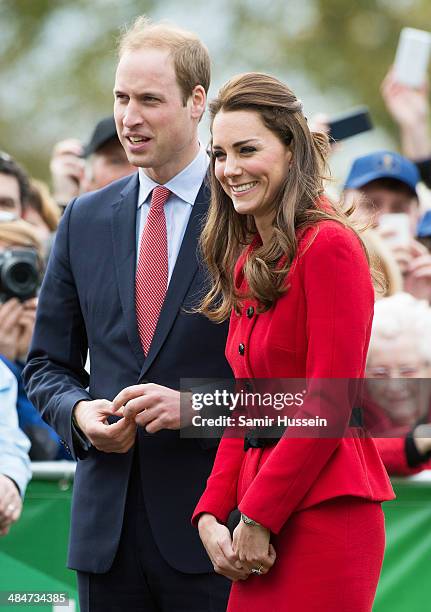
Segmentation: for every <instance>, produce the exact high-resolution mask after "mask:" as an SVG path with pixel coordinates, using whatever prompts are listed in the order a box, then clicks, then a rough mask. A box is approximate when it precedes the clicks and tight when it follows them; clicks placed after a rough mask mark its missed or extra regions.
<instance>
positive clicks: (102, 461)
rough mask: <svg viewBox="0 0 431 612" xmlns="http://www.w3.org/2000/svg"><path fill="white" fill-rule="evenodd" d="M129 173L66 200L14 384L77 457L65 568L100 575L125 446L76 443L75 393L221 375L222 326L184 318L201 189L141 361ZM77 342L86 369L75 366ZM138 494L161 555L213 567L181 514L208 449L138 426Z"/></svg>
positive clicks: (195, 288)
mask: <svg viewBox="0 0 431 612" xmlns="http://www.w3.org/2000/svg"><path fill="white" fill-rule="evenodd" d="M138 188H139V181H138V175H137V174H135V175H133V176H132V177H127V178H125V179H121V180H119V181H116V182H115V183H113V184H111V185H109V186H108V187H105V188H103V189H101V190H99V191H97V192H94V193H90V194H85V195H83V196H80V197H79V198H77V199H75V200H74V201H72V202H71V203H70V204H69V206H68V207H67V209H66V211H65V213H64V216H63V219H62V221H61V223H60V227H59V230H58V233H57V238H56V241H55V246H54V248H53V251H52V253H51V257H50V260H49V264H48V268H47V271H46V275H45V278H44V282H43V285H42V289H41V293H40V297H39V304H38V313H37V322H36V327H35V332H34V337H33V342H32V347H31V350H30V354H29V359H28V363H27V366H26V368H25V370H24V379H25V383H26V389H27V393H28V395H29V397H30V399H31V401H32V402H33V403H34V404H35V405H36V406H37V407H38V409H39V410H40V412H41V414H42V415H43V417H44V419H45V420H46V421H47V422H48V423H49V424H50V425H52V427H53V428H54V429H55V430H56V431H57V432H58V434H59V435H60V436H61V438H62V439H63V440H64V441H65V444H66V445H67V446H68V447H69V448H70V449H71V451H72V453H73V454H74V456H75V457H77V458H78V464H77V470H76V476H75V484H74V491H73V506H72V520H71V537H70V547H69V561H68V563H69V567H71V568H74V569H79V570H81V571H88V572H96V573H100V572H106V571H107V570H108V569H109V568H110V566H111V564H112V561H113V559H114V556H115V552H116V549H117V546H118V542H119V538H120V533H121V526H122V521H123V514H124V507H125V501H126V493H127V485H128V480H129V475H130V470H131V465H132V455H133V451H132V450H131V451H129V452H128V453H125V454H116V453H103V452H100V451H98V450H96V449H95V448H94V447H91V448H90V450H88V451H83V449H82V448H79V447H78V446H77V445H75V447H74V442H73V436H72V429H71V413H72V409H73V407H74V406H75V404H76V403H77V402H78V401H79V400H90V399H96V398H106V399H109V400H111V399H113V398H114V397H115V395H116V394H117V393H118V392H119V391H120V390H121V389H123V388H124V387H127V386H129V385H134V384H138V383H139V382H142V381H144V380H146V381H148V382H154V383H157V384H161V385H166V386H168V387H171V388H173V389H179V388H180V379H181V378H205V377H208V378H213V377H222V378H226V377H230V376H231V375H232V372H231V370H230V368H229V366H228V364H227V361H226V360H225V356H224V350H225V343H226V336H227V326H226V325H216V324H214V323H211V322H209V321H208V320H207V319H206V318H205V317H203V316H201V315H197V314H191V313H190V310H191V309H192V308H193V306H196V304H197V302H198V300H199V297H200V296H202V293H203V291H204V288H205V284H206V275H205V269H204V267H203V266H202V265H201V264H200V262H199V259H198V254H197V242H198V239H199V235H200V231H201V228H202V223H203V221H204V217H205V213H206V211H207V207H208V201H209V192H208V189H207V188H206V187H205V185H202V187H201V189H200V192H199V194H198V196H197V199H196V202H195V204H194V206H193V210H192V213H191V217H190V220H189V223H188V226H187V230H186V233H185V236H184V239H183V242H182V245H181V249H180V252H179V255H178V259H177V262H176V265H175V269H174V271H173V275H172V278H171V281H170V284H169V288H168V292H167V295H166V300H165V303H164V305H163V308H162V311H161V314H160V318H159V321H158V325H157V329H156V331H155V335H154V339H153V342H152V345H151V348H150V351H149V353H148V355H147V356H145V355H144V353H143V350H142V347H141V343H140V340H139V335H138V329H137V322H136V312H135V300H134V296H135V270H136V239H135V237H136V211H137V197H138ZM87 348H88V349H89V351H90V361H91V374H90V377H88V375H87V373H86V372H85V370H84V364H85V361H86V355H87ZM138 437H139V443H138V448H139V460H140V471H141V480H142V487H143V494H144V499H145V503H146V508H147V513H148V517H149V521H150V524H151V527H152V531H153V534H154V538H155V540H156V542H157V545H158V547H159V549H160V552H161V554H162V555H163V557H164V558H165V560H166V561H167V562H168V563H169V564H170V565H171V566H173V567H175V568H176V569H178V570H180V571H183V572H188V573H201V572H207V571H211V570H212V566H211V564H210V562H209V560H208V558H207V555H206V553H205V551H204V549H203V547H202V544H201V542H200V540H199V537H198V534H197V531H196V530H195V529H194V528H193V527H192V526H191V523H190V517H191V515H192V512H193V509H194V506H195V505H196V503H197V501H198V499H199V497H200V495H201V493H202V492H203V490H204V488H205V482H206V479H207V477H208V475H209V473H210V471H211V467H212V464H213V461H214V456H215V450H216V449H215V446H216V444H213V445H212V448H211V447H210V448H208V446H211V445H208V444H204V443H203V441H199V440H195V439H180V434H179V432H178V431H168V430H163V431H161V432H159V433H158V434H155V435H150V434H147V433H146V432H145V430H144V429H143V428H141V427H138Z"/></svg>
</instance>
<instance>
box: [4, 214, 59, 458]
mask: <svg viewBox="0 0 431 612" xmlns="http://www.w3.org/2000/svg"><path fill="white" fill-rule="evenodd" d="M42 268H43V264H42V250H41V244H40V242H39V240H38V235H37V233H36V230H35V229H34V228H33V226H32V225H30V224H29V223H27V222H26V221H23V220H22V219H12V220H10V213H5V212H3V213H2V212H0V277H1V281H0V360H1V361H2V362H3V363H4V364H5V365H6V366H7V367H8V368H9V370H10V371H11V372H12V373H13V375H14V376H15V378H16V381H17V385H18V387H17V390H18V395H17V403H16V407H17V411H18V418H19V424H20V427H21V428H22V429H23V431H24V432H25V433H26V434H27V435H28V437H29V438H30V440H31V450H30V456H31V458H32V459H33V460H35V461H38V460H53V459H69V458H70V455H69V453H68V452H67V451H66V449H65V447H64V446H63V445H62V444H61V443H60V439H59V437H58V436H57V434H56V433H55V432H54V430H53V429H51V427H49V426H48V425H47V424H46V423H45V422H44V421H43V420H42V419H41V417H40V415H39V413H38V412H37V410H36V408H35V407H34V406H33V404H32V403H31V402H30V401H29V399H28V398H27V395H26V393H25V391H24V387H23V384H22V380H21V372H22V370H23V367H24V362H25V360H26V358H27V353H28V350H29V346H30V341H31V337H32V335H33V328H34V324H35V320H36V305H37V298H36V293H37V291H38V288H39V284H40V281H41V274H42Z"/></svg>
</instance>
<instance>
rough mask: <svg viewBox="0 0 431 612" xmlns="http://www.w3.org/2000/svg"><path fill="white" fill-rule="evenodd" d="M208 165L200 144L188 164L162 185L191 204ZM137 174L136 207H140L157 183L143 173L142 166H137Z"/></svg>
mask: <svg viewBox="0 0 431 612" xmlns="http://www.w3.org/2000/svg"><path fill="white" fill-rule="evenodd" d="M208 165H209V157H208V154H207V152H206V151H205V149H204V147H203V146H202V145H200V146H199V152H198V154H197V155H196V157H195V158H194V160H193V161H191V162H190V164H189V165H188V166H186V167H185V168H184V169H183V170H181V172H179V173H178V174H177V175H176V176H174V177H173V178H171V180H170V181H168V182H167V183H165V185H164V186H165V187H167V188H168V189H169V190H170V191H171V192H172V193H174V194H175V195H176V196H177V197H178V198H179V199H180V200H183V201H184V202H187V204H190V205H191V206H193V204H194V203H195V200H196V197H197V195H198V193H199V189H200V188H201V185H202V181H203V180H204V178H205V175H206V173H207V171H208ZM138 175H139V200H138V208H140V207H141V206H142V204H143V203H144V202H146V201H147V199H148V196H149V195H150V193H151V192H152V191H153V189H154V188H155V187H158V186H159V183H156V182H155V181H153V179H151V178H150V177H149V176H148V175H147V174H145V172H144V170H143V168H139V171H138Z"/></svg>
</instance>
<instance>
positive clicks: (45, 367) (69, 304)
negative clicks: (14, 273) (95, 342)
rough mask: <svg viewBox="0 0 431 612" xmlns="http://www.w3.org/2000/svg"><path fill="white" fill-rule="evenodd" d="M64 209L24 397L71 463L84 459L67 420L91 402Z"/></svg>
mask: <svg viewBox="0 0 431 612" xmlns="http://www.w3.org/2000/svg"><path fill="white" fill-rule="evenodd" d="M74 205H75V201H72V202H71V204H69V206H68V207H67V209H66V211H65V213H64V216H63V218H62V220H61V223H60V226H59V229H58V232H57V236H56V240H55V244H54V247H53V250H52V252H51V255H50V258H49V263H48V267H47V270H46V273H45V277H44V281H43V284H42V288H41V292H40V295H39V300H38V307H37V317H36V325H35V330H34V335H33V340H32V344H31V348H30V353H29V356H28V360H27V365H26V367H25V369H24V371H23V379H24V384H25V388H26V392H27V394H28V397H29V398H30V401H31V402H32V403H33V404H34V405H35V406H36V407H37V408H38V410H39V412H40V413H41V415H42V417H43V419H44V420H45V421H46V422H47V423H49V425H51V427H52V428H53V429H54V430H55V431H56V432H57V433H58V435H59V436H60V437H61V438H62V439H63V440H64V441H65V443H66V446H67V447H69V449H70V450H71V452H72V455H73V457H74V459H76V457H77V456H78V457H81V458H84V456H85V453H84V452H83V450H82V449H81V448H80V446H79V445H78V444H76V445H74V441H75V440H76V436H74V434H73V429H72V422H71V415H72V410H73V407H74V406H75V404H76V403H77V402H79V401H80V400H91V399H92V398H91V397H90V395H89V393H88V392H87V391H86V387H87V385H88V374H87V372H86V371H85V369H84V366H85V360H86V356H87V348H88V345H87V336H86V330H85V324H84V320H83V317H82V312H81V308H80V304H79V299H78V294H77V289H76V286H75V281H74V277H73V273H72V270H71V266H70V260H69V241H70V235H69V234H70V217H71V215H72V212H73V209H74Z"/></svg>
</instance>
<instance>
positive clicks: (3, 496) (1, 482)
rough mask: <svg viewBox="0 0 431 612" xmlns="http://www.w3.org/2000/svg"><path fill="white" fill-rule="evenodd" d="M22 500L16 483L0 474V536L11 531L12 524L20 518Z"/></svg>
mask: <svg viewBox="0 0 431 612" xmlns="http://www.w3.org/2000/svg"><path fill="white" fill-rule="evenodd" d="M21 510H22V500H21V496H20V494H19V492H18V489H17V487H16V485H15V483H14V482H13V481H12V480H11V479H10V478H8V476H5V475H4V474H0V536H2V535H6V534H7V533H8V532H9V529H10V526H11V525H12V524H13V523H16V521H17V520H18V519H19V517H20V514H21Z"/></svg>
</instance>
